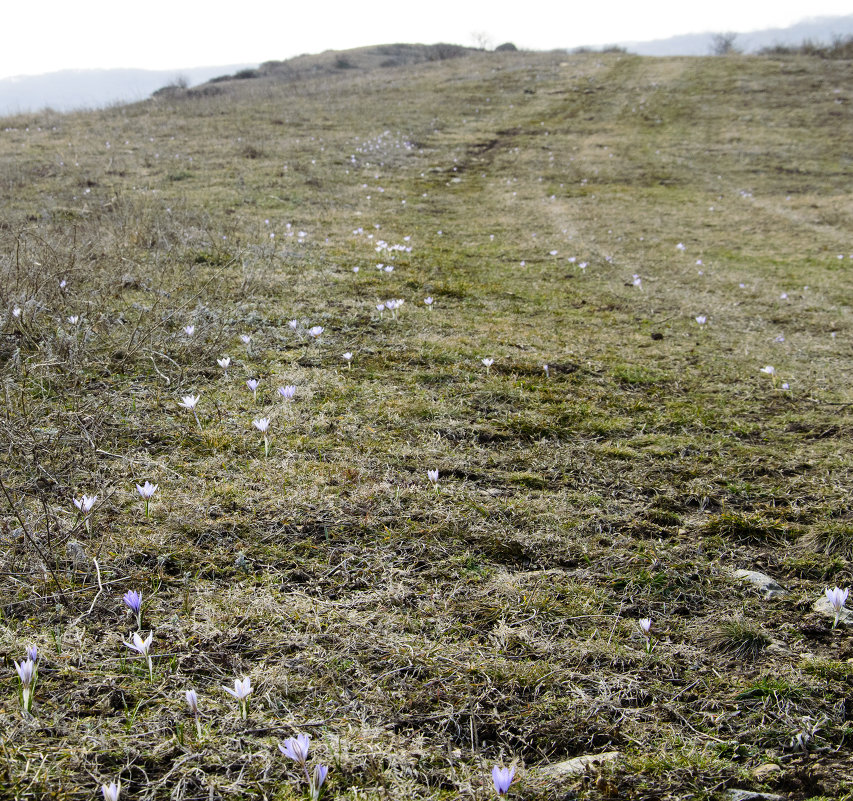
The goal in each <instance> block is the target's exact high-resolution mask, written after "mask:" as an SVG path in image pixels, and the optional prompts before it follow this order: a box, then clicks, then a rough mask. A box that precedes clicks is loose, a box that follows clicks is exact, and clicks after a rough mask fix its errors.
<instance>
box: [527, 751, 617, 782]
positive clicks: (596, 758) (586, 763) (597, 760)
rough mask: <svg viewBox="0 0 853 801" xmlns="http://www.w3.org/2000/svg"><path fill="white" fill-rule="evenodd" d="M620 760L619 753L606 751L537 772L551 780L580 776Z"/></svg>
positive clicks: (560, 763)
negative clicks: (591, 769)
mask: <svg viewBox="0 0 853 801" xmlns="http://www.w3.org/2000/svg"><path fill="white" fill-rule="evenodd" d="M618 758H619V752H618V751H605V752H604V753H603V754H586V755H584V756H579V757H575V758H574V759H567V760H566V761H565V762H554V763H553V764H551V765H544V766H543V767H540V768H539V769H538V770H537V774H538V775H539V776H542V777H547V778H550V779H563V778H565V777H567V776H580V775H583V774H584V773H586V772H587V771H588V770H589V769H590V768H597V767H599V766H600V765H603V764H604V763H605V762H613V760H615V759H618Z"/></svg>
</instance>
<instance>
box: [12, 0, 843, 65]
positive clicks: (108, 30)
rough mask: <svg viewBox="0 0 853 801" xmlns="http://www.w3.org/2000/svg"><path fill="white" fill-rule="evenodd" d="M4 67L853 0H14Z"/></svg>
mask: <svg viewBox="0 0 853 801" xmlns="http://www.w3.org/2000/svg"><path fill="white" fill-rule="evenodd" d="M3 6H4V8H3V14H2V16H3V29H4V33H5V36H4V37H3V43H2V47H0V78H3V77H7V76H11V75H36V74H40V73H44V72H53V71H54V70H61V69H87V68H113V67H140V68H146V69H173V68H174V69H180V68H182V67H195V66H207V65H218V64H235V63H259V62H262V61H269V60H273V59H284V58H288V57H290V56H294V55H298V54H300V53H315V52H319V51H322V50H329V49H334V50H337V49H345V48H350V47H360V46H362V45H370V44H384V43H392V42H421V43H425V44H431V43H434V42H452V43H456V44H466V45H469V44H474V42H475V39H474V34H484V35H485V36H486V37H487V38H488V40H489V41H490V42H491V44H492V45H497V44H500V43H502V42H506V41H511V42H514V43H515V44H516V45H517V46H518V47H521V48H530V49H536V50H544V49H551V48H565V47H576V46H579V45H598V44H608V43H614V42H619V41H640V40H646V39H657V38H663V37H667V36H672V35H675V34H679V33H703V32H706V31H741V32H744V31H749V30H757V29H760V28H770V27H785V26H787V25H790V24H792V23H794V22H799V21H800V20H802V19H804V18H807V17H815V16H830V15H836V14H849V13H850V11H851V0H807V1H806V0H772V2H771V0H716V2H705V3H703V2H695V3H694V2H690V0H645V1H643V0H609V2H608V1H607V0H604V2H595V0H593V2H589V0H583V2H579V1H578V0H548V1H547V2H545V0H525V1H524V2H515V3H507V2H504V0H489V1H488V2H484V1H483V0H470V1H469V0H427V1H425V0H415V2H412V3H407V2H402V0H361V2H358V0H345V1H339V0H335V1H334V2H329V1H328V0H314V1H313V2H312V0H303V1H302V2H294V0H290V2H288V0H230V2H226V3H217V2H215V0H214V2H210V0H205V2H200V0H146V2H144V3H142V2H135V3H127V2H121V0H118V2H117V0H40V2H37V3H36V2H26V1H25V0H18V1H16V0H5V2H4V3H3Z"/></svg>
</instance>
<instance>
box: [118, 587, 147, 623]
mask: <svg viewBox="0 0 853 801" xmlns="http://www.w3.org/2000/svg"><path fill="white" fill-rule="evenodd" d="M122 600H123V601H124V603H125V605H126V606H127V608H128V609H130V611H131V612H133V614H135V615H136V625H137V627H138V628H140V629H141V628H142V593H141V592H137V591H136V590H128V591H127V592H126V593H125V594H124V597H123V598H122Z"/></svg>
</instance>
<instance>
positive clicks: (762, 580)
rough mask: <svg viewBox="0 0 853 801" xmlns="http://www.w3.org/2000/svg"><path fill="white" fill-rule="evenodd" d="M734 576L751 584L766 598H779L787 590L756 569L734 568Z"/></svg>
mask: <svg viewBox="0 0 853 801" xmlns="http://www.w3.org/2000/svg"><path fill="white" fill-rule="evenodd" d="M735 578H739V579H740V580H741V581H747V582H749V583H750V584H752V586H753V587H755V588H756V589H757V590H758V591H759V592H760V593H761V594H762V595H763V596H764V598H765V599H767V600H770V599H771V598H781V597H782V596H783V595H785V594H787V592H788V591H787V590H786V589H785V588H784V587H783V586H782V585H781V584H779V583H777V582H776V581H774V580H773V579H772V578H770V576H768V575H766V574H764V573H759V572H758V571H757V570H735Z"/></svg>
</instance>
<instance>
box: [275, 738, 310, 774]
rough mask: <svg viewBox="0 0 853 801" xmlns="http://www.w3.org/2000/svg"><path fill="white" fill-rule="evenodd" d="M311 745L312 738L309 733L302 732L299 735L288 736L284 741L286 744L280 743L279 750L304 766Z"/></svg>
mask: <svg viewBox="0 0 853 801" xmlns="http://www.w3.org/2000/svg"><path fill="white" fill-rule="evenodd" d="M310 745H311V738H310V737H309V736H308V735H307V734H300V735H298V736H297V737H288V739H287V740H285V741H284V745H281V743H279V746H278V750H279V751H281V753H282V754H284V755H285V756H286V757H288V758H289V759H292V760H294V761H295V762H298V763H299V764H300V765H302V766H303V767H304V766H305V763H306V762H307V760H308V748H309V747H310Z"/></svg>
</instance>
